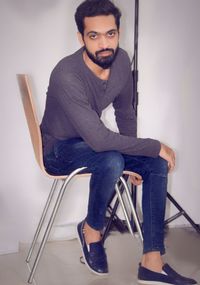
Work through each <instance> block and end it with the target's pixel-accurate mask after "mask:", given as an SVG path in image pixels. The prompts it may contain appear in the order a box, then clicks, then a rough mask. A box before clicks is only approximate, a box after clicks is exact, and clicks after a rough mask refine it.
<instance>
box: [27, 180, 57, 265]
mask: <svg viewBox="0 0 200 285" xmlns="http://www.w3.org/2000/svg"><path fill="white" fill-rule="evenodd" d="M57 184H58V180H57V179H55V180H54V182H53V185H52V187H51V191H50V193H49V196H48V198H47V201H46V204H45V207H44V210H43V212H42V216H41V218H40V221H39V224H38V226H37V229H36V232H35V235H34V238H33V241H32V244H31V247H30V249H29V252H28V255H27V258H26V262H27V263H29V261H30V259H31V256H32V253H33V250H34V248H35V245H36V242H37V240H38V237H39V234H40V232H41V229H42V226H43V223H44V220H45V218H46V215H47V212H48V209H49V206H50V204H51V201H52V198H53V195H54V193H55V190H56V186H57Z"/></svg>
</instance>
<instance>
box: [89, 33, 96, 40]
mask: <svg viewBox="0 0 200 285" xmlns="http://www.w3.org/2000/svg"><path fill="white" fill-rule="evenodd" d="M89 37H90V39H92V40H95V39H96V38H97V34H90V36H89Z"/></svg>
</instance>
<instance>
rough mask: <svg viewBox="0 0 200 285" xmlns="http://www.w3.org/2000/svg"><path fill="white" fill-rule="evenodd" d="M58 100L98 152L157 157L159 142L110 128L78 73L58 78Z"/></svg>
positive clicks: (88, 142)
mask: <svg viewBox="0 0 200 285" xmlns="http://www.w3.org/2000/svg"><path fill="white" fill-rule="evenodd" d="M56 88H57V92H56V93H57V95H56V96H57V100H58V103H59V104H60V106H61V108H62V109H63V110H64V112H65V114H66V116H67V118H68V120H70V122H71V124H72V125H73V126H74V128H75V129H76V131H77V133H78V134H79V135H80V137H81V138H82V139H83V140H84V141H85V142H86V143H87V144H88V145H89V146H90V147H91V148H92V149H93V150H94V151H96V152H101V151H109V150H116V151H119V152H121V153H124V154H129V155H144V156H150V157H156V156H158V154H159V151H160V142H159V141H157V140H153V139H149V138H147V139H142V138H135V137H131V136H127V135H123V134H119V133H115V132H113V131H111V130H109V129H108V128H107V127H106V126H105V125H104V124H103V122H102V121H101V119H100V118H99V116H98V114H97V112H96V111H95V110H93V109H92V107H91V105H90V103H89V101H88V98H87V96H86V93H85V89H84V84H83V82H82V81H81V79H80V78H79V77H78V76H76V75H75V74H68V75H67V76H66V77H59V79H58V78H57V83H56Z"/></svg>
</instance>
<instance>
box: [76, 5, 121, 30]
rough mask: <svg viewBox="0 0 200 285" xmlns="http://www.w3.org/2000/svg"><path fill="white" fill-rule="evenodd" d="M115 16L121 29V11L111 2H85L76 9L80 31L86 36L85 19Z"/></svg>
mask: <svg viewBox="0 0 200 285" xmlns="http://www.w3.org/2000/svg"><path fill="white" fill-rule="evenodd" d="M101 15H105V16H108V15H113V16H114V17H115V23H116V26H117V29H118V30H119V27H120V17H121V12H120V10H119V9H118V8H117V7H116V6H115V5H114V4H113V3H112V2H111V1H110V0H85V1H84V2H82V3H81V4H80V5H79V6H78V7H77V9H76V13H75V21H76V25H77V28H78V31H79V32H80V33H81V34H82V35H83V34H84V18H85V17H95V16H101Z"/></svg>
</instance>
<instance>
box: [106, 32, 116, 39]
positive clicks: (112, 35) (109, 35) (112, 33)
mask: <svg viewBox="0 0 200 285" xmlns="http://www.w3.org/2000/svg"><path fill="white" fill-rule="evenodd" d="M107 35H108V37H110V38H112V37H114V36H115V35H116V32H115V31H111V32H108V34H107Z"/></svg>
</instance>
